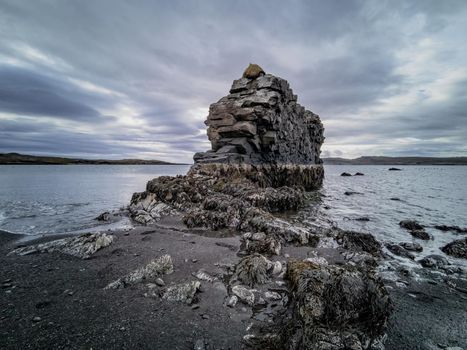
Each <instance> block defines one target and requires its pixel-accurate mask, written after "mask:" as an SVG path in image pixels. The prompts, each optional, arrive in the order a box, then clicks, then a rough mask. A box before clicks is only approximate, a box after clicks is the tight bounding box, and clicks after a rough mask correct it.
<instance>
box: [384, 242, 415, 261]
mask: <svg viewBox="0 0 467 350" xmlns="http://www.w3.org/2000/svg"><path fill="white" fill-rule="evenodd" d="M386 248H387V249H388V250H389V251H390V252H391V253H393V254H395V255H399V256H402V257H404V258H409V259H411V260H414V259H415V255H413V254H412V253H411V252H409V251H408V250H407V249H405V248H404V247H402V246H400V245H399V244H389V243H388V244H386Z"/></svg>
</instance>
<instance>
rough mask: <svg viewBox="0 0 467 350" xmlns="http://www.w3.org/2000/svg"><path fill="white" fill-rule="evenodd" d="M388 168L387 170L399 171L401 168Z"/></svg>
mask: <svg viewBox="0 0 467 350" xmlns="http://www.w3.org/2000/svg"><path fill="white" fill-rule="evenodd" d="M388 170H389V171H401V170H402V169H399V168H389V169H388Z"/></svg>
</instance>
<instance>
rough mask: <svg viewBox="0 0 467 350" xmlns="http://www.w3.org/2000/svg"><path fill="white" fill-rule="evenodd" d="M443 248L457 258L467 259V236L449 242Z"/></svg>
mask: <svg viewBox="0 0 467 350" xmlns="http://www.w3.org/2000/svg"><path fill="white" fill-rule="evenodd" d="M441 250H442V251H443V252H445V253H446V254H448V255H451V256H453V257H455V258H463V259H467V238H464V239H458V240H456V241H453V242H451V243H448V244H446V245H445V246H444V247H443V248H441Z"/></svg>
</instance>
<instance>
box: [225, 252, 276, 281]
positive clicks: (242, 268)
mask: <svg viewBox="0 0 467 350" xmlns="http://www.w3.org/2000/svg"><path fill="white" fill-rule="evenodd" d="M273 269H274V264H273V263H272V262H271V261H269V260H268V259H266V258H265V257H264V256H262V255H261V254H253V255H248V256H246V257H244V258H243V259H242V260H240V262H239V263H238V264H237V266H236V268H235V274H234V278H235V279H237V280H238V281H240V282H241V283H242V284H245V285H248V286H250V287H254V286H255V285H256V284H264V283H266V282H268V281H269V275H270V274H272V271H273Z"/></svg>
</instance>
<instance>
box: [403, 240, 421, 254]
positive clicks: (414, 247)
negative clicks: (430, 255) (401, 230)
mask: <svg viewBox="0 0 467 350" xmlns="http://www.w3.org/2000/svg"><path fill="white" fill-rule="evenodd" d="M399 245H400V246H401V247H404V248H405V249H407V250H410V251H413V252H421V251H423V248H422V246H421V245H420V244H418V243H412V242H402V243H399Z"/></svg>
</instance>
